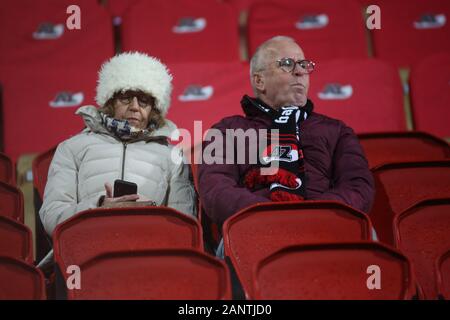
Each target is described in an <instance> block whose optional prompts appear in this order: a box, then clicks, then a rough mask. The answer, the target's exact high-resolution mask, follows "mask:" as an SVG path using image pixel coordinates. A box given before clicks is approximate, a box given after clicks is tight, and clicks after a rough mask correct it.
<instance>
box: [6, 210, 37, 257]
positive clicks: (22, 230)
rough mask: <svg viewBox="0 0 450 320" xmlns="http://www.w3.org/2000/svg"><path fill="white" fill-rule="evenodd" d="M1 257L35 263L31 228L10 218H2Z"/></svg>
mask: <svg viewBox="0 0 450 320" xmlns="http://www.w3.org/2000/svg"><path fill="white" fill-rule="evenodd" d="M0 256H7V257H13V258H16V259H21V260H23V261H25V262H28V263H30V264H32V263H33V243H32V234H31V230H30V228H28V227H27V226H26V225H24V224H22V223H18V222H17V221H14V220H12V219H10V218H6V217H2V216H0Z"/></svg>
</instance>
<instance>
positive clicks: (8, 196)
mask: <svg viewBox="0 0 450 320" xmlns="http://www.w3.org/2000/svg"><path fill="white" fill-rule="evenodd" d="M23 210H24V204H23V194H22V191H20V189H18V188H16V187H13V186H11V185H9V184H7V183H4V182H0V216H2V217H7V218H10V219H13V220H14V221H18V222H20V223H23V221H24V220H23V219H24V215H23V214H24V212H23Z"/></svg>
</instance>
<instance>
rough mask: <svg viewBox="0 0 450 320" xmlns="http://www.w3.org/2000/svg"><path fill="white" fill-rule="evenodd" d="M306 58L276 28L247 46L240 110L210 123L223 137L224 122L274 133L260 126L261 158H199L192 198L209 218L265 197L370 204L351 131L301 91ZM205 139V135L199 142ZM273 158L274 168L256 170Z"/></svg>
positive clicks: (370, 189) (308, 67)
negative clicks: (263, 134)
mask: <svg viewBox="0 0 450 320" xmlns="http://www.w3.org/2000/svg"><path fill="white" fill-rule="evenodd" d="M314 66H315V64H314V62H312V61H310V60H307V59H305V55H304V53H303V50H302V49H301V48H300V46H299V45H298V44H297V43H296V42H295V41H294V40H293V39H291V38H288V37H284V36H277V37H274V38H272V39H270V40H268V41H266V42H264V43H263V44H262V45H261V46H260V47H259V48H258V49H257V51H256V52H255V54H254V56H253V57H252V59H251V66H250V77H251V84H252V87H253V90H254V94H255V98H250V97H248V96H244V97H243V99H242V101H241V105H242V108H243V110H244V113H245V117H242V116H237V115H236V116H231V117H227V118H224V119H223V120H221V121H220V122H219V123H217V124H216V125H214V126H213V128H215V129H218V130H220V132H221V133H222V134H223V136H224V137H225V136H226V135H227V133H226V130H227V129H243V130H248V129H256V130H261V129H266V130H269V131H268V132H272V131H270V130H274V129H277V130H278V131H277V132H278V133H279V134H277V135H275V134H268V148H266V153H265V156H266V159H269V160H267V161H268V162H266V163H261V162H260V163H258V164H256V165H255V164H251V163H236V162H235V163H234V164H226V163H227V162H226V161H225V160H224V161H223V162H222V163H223V164H219V163H214V164H205V163H203V164H200V165H199V170H198V178H199V189H200V190H199V193H200V198H201V201H202V204H203V208H204V210H205V212H206V214H207V215H208V216H209V217H210V218H211V220H212V221H213V222H215V223H217V224H218V225H221V224H222V223H223V222H224V221H225V220H226V219H227V218H228V217H230V216H231V215H233V214H234V213H236V212H237V211H239V210H241V209H243V208H245V207H247V206H250V205H253V204H256V203H260V202H268V201H291V200H303V199H305V200H335V201H340V202H343V203H346V204H348V205H350V206H352V207H354V208H356V209H359V210H362V211H365V212H368V211H369V210H370V207H371V204H372V200H373V196H374V183H373V177H372V174H371V172H370V171H369V168H368V163H367V160H366V158H365V156H364V153H363V151H362V149H361V146H360V144H359V142H358V139H357V137H356V135H355V133H354V132H353V130H352V129H351V128H349V127H347V126H346V125H345V124H344V123H343V122H342V121H340V120H336V119H332V118H329V117H327V116H325V115H322V114H318V113H316V112H314V111H313V103H312V101H311V100H309V99H308V98H307V94H308V88H309V80H310V73H311V72H312V71H313V70H314ZM275 139H279V140H278V143H277V144H274V143H273V140H275ZM224 140H227V139H224ZM228 140H229V139H228ZM251 143H252V142H250V143H248V144H247V146H249V145H250V144H251ZM207 146H208V142H205V143H204V145H203V147H204V150H205V148H206V147H207ZM225 149H226V148H224V150H225ZM234 151H235V153H239V152H243V151H242V150H239V149H238V148H237V149H235V150H234ZM244 152H248V148H247V151H244ZM220 154H221V155H223V156H224V157H225V156H226V154H225V152H224V153H220ZM215 156H216V157H217V154H216V155H215ZM283 157H284V159H283ZM248 158H249V157H248V154H247V156H246V159H248ZM263 158H264V154H263ZM274 158H277V160H278V163H279V170H278V173H277V174H273V175H267V174H266V175H264V174H262V171H261V169H263V168H264V167H265V166H267V165H268V164H270V161H271V159H274ZM228 163H229V162H228Z"/></svg>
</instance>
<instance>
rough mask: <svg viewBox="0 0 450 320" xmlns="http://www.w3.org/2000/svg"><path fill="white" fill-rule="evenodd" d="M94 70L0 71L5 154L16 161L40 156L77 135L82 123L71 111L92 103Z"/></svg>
mask: <svg viewBox="0 0 450 320" xmlns="http://www.w3.org/2000/svg"><path fill="white" fill-rule="evenodd" d="M87 60H89V59H87ZM98 68H99V66H96V67H95V68H92V67H89V66H85V67H81V66H79V65H78V66H75V65H72V64H70V65H67V66H65V67H64V68H60V67H57V66H43V65H36V66H34V67H32V68H17V67H14V66H11V67H8V68H3V70H5V72H6V73H5V74H3V75H7V79H6V80H5V81H3V83H4V86H3V123H4V128H3V134H4V148H5V152H6V153H7V154H9V155H10V156H11V158H12V159H17V158H18V157H19V156H20V155H22V154H25V153H35V152H43V151H44V150H47V149H49V148H50V147H53V146H55V145H56V144H58V143H60V142H61V141H63V140H65V139H67V138H69V137H70V136H72V135H75V134H77V133H78V132H80V131H81V130H82V129H83V127H84V123H83V120H82V118H81V117H80V116H78V115H75V111H76V110H77V108H78V107H80V106H82V105H88V104H93V103H94V94H95V87H96V81H97V69H98ZM0 77H2V76H0ZM17 106H24V107H22V108H18V107H17ZM18 119H20V121H19V120H18ZM25 128H26V129H25ZM30 135H32V139H31V138H30Z"/></svg>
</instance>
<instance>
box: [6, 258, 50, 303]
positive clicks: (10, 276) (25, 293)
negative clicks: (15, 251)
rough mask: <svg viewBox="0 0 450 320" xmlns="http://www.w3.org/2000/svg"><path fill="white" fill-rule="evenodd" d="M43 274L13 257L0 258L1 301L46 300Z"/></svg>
mask: <svg viewBox="0 0 450 320" xmlns="http://www.w3.org/2000/svg"><path fill="white" fill-rule="evenodd" d="M45 299H46V295H45V284H44V276H43V275H42V272H41V271H40V270H39V269H37V268H35V267H34V266H32V265H30V264H28V263H25V262H23V261H21V260H18V259H14V258H11V257H4V256H0V300H45Z"/></svg>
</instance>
